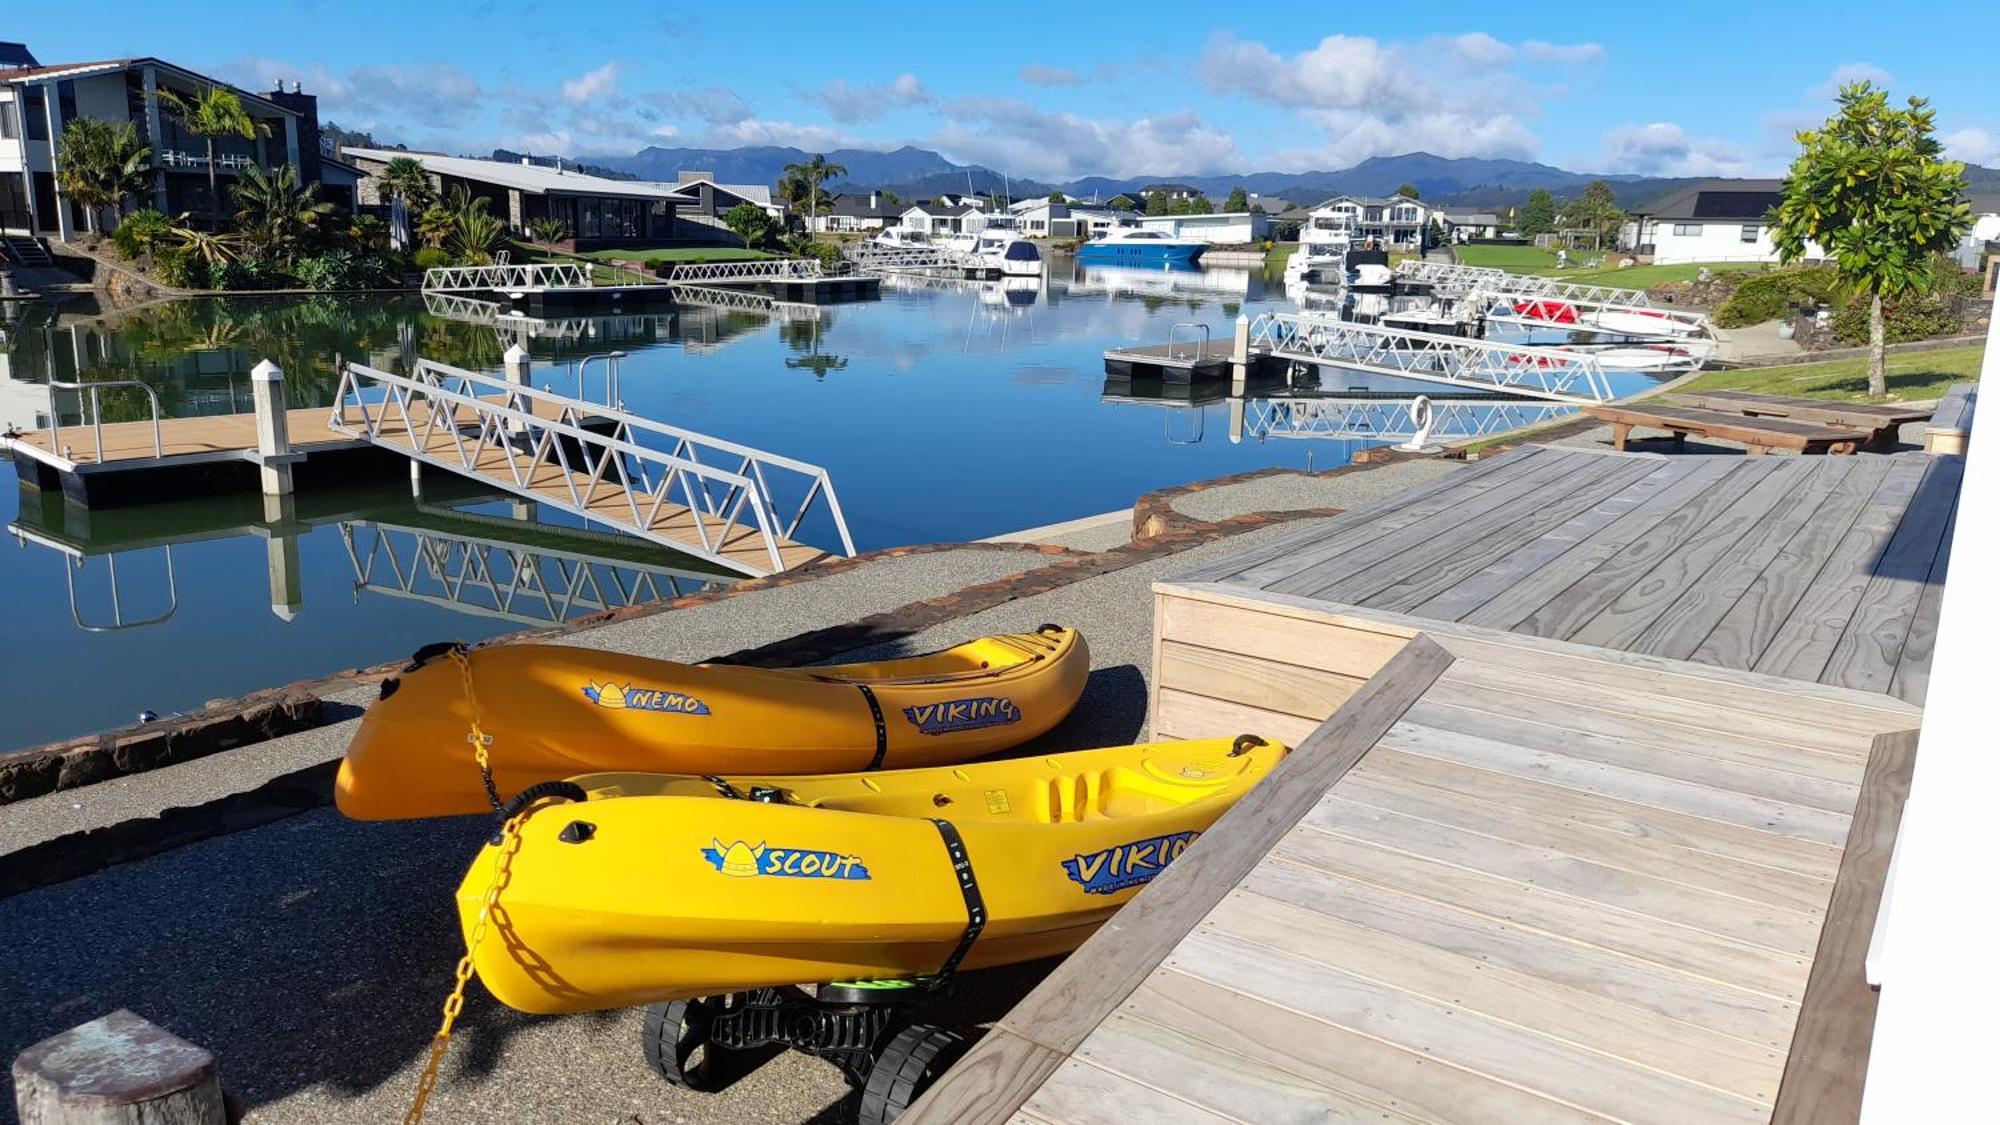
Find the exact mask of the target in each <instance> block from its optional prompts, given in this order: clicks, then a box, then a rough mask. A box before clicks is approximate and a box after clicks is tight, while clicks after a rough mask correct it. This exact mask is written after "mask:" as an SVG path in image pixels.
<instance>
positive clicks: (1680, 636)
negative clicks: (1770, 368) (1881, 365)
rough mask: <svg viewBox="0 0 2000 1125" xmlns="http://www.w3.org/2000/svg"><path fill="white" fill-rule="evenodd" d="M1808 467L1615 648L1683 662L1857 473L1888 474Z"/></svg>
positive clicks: (1873, 463) (1870, 466)
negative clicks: (1792, 487)
mask: <svg viewBox="0 0 2000 1125" xmlns="http://www.w3.org/2000/svg"><path fill="white" fill-rule="evenodd" d="M1809 463H1810V464H1811V465H1812V466H1814V467H1815V468H1816V469H1818V471H1817V472H1815V473H1813V474H1812V475H1811V476H1810V477H1808V478H1807V479H1806V482H1805V484H1804V485H1803V486H1802V487H1800V488H1799V489H1797V490H1796V491H1794V492H1792V493H1791V494H1789V495H1788V496H1786V497H1785V499H1783V500H1781V501H1780V502H1779V503H1778V505H1777V506H1776V507H1774V508H1772V510H1771V511H1770V513H1769V515H1768V516H1767V517H1766V518H1765V519H1764V520H1763V521H1761V522H1760V523H1759V524H1758V525H1757V526H1756V527H1753V528H1751V529H1750V530H1749V531H1748V532H1747V533H1745V535H1744V536H1743V538H1742V539H1741V540H1739V541H1738V542H1737V544H1736V546H1735V548H1734V549H1733V550H1731V551H1730V552H1729V553H1728V554H1727V555H1726V556H1725V557H1724V558H1722V559H1721V560H1720V561H1719V562H1717V563H1716V565H1715V566H1713V567H1712V568H1710V569H1709V571H1708V572H1707V573H1705V574H1703V575H1702V576H1701V579H1700V581H1696V582H1689V583H1687V584H1686V585H1685V586H1684V587H1683V588H1682V589H1681V590H1680V591H1679V594H1678V596H1677V597H1675V598H1674V599H1673V601H1671V602H1670V603H1669V604H1668V605H1667V607H1666V608H1665V609H1663V610H1661V611H1660V613H1659V614H1658V615H1657V616H1656V617H1654V618H1653V620H1652V621H1651V622H1650V623H1648V624H1647V625H1646V627H1645V628H1644V629H1643V630H1641V631H1640V632H1639V634H1638V635H1637V636H1636V637H1631V638H1629V639H1628V640H1626V641H1625V642H1624V643H1623V644H1622V645H1621V646H1620V647H1621V648H1623V649H1625V650H1627V651H1631V652H1649V653H1653V654H1654V655H1656V656H1668V657H1672V658H1674V659H1676V660H1685V659H1687V656H1688V654H1689V653H1691V652H1693V651H1694V650H1695V649H1696V648H1698V647H1700V645H1701V643H1702V642H1703V641H1705V640H1707V639H1708V635H1709V633H1710V632H1712V631H1713V630H1714V629H1715V626H1716V624H1717V623H1718V622H1720V621H1721V620H1722V617H1723V615H1724V614H1726V613H1728V612H1729V609H1730V607H1731V606H1733V605H1735V604H1736V601H1737V599H1739V598H1741V597H1742V596H1743V595H1744V594H1745V593H1746V592H1748V591H1749V589H1750V586H1751V584H1752V583H1754V582H1755V581H1756V580H1757V576H1758V575H1760V574H1762V573H1763V572H1764V571H1765V569H1766V568H1768V567H1769V566H1770V565H1771V563H1772V560H1774V559H1776V558H1777V557H1778V553H1779V552H1780V551H1782V550H1784V547H1785V544H1787V543H1789V542H1791V540H1792V537H1793V536H1795V535H1797V534H1798V533H1799V531H1800V529H1801V528H1803V527H1805V526H1806V524H1807V523H1808V522H1810V521H1812V520H1815V519H1817V518H1819V514H1820V512H1821V510H1822V509H1823V508H1825V507H1826V505H1827V504H1828V503H1829V502H1830V501H1831V499H1832V498H1833V497H1834V496H1835V495H1836V493H1837V491H1838V489H1839V488H1840V487H1841V486H1842V485H1843V484H1845V483H1846V482H1847V480H1848V478H1849V477H1851V476H1854V475H1855V474H1857V473H1858V474H1861V477H1862V479H1864V480H1865V479H1866V478H1867V477H1869V476H1870V475H1873V476H1875V477H1877V478H1879V477H1880V475H1881V474H1882V473H1885V472H1887V471H1888V468H1889V466H1888V465H1887V464H1886V463H1885V462H1884V460H1883V459H1882V458H1879V457H1854V458H1847V457H1842V458H1837V459H1831V460H1825V461H1813V462H1809ZM1831 518H1834V519H1838V518H1839V516H1838V514H1835V515H1833V516H1832V517H1831Z"/></svg>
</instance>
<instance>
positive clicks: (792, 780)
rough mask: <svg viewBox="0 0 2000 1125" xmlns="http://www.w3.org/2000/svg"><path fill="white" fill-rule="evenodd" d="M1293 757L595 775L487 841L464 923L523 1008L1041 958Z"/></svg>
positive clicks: (1275, 751)
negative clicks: (487, 912)
mask: <svg viewBox="0 0 2000 1125" xmlns="http://www.w3.org/2000/svg"><path fill="white" fill-rule="evenodd" d="M1286 753H1287V751H1286V749H1285V747H1283V746H1279V745H1277V744H1275V743H1267V742H1265V741H1264V740H1262V739H1259V738H1255V737H1251V736H1247V735H1246V736H1243V737H1241V738H1238V739H1236V740H1235V741H1234V742H1231V741H1230V740H1227V739H1216V740H1206V741H1189V742H1167V743H1157V744H1152V745H1145V746H1122V747H1116V748H1112V749H1104V750H1090V751H1083V752H1079V753H1074V754H1059V755H1053V756H1048V757H1036V758H1024V759H1014V760H1007V761H994V762H980V763H975V764H971V765H964V766H958V767H939V768H932V769H916V770H896V771H892V772H886V773H851V774H838V775H830V776H820V777H761V778H758V777H729V778H700V777H674V776H662V775H654V774H629V773H625V774H597V775H592V776H585V777H579V778H575V779H573V781H574V783H575V786H576V787H578V788H575V789H572V790H571V791H570V795H571V796H583V795H587V798H588V799H587V800H585V801H583V802H582V803H580V804H571V803H560V802H548V803H541V804H538V805H535V806H534V807H533V809H532V811H531V812H529V813H528V814H527V815H526V816H525V817H524V818H523V822H522V825H521V829H520V833H519V837H518V839H517V840H516V841H514V842H511V843H503V844H488V845H487V846H486V847H485V848H484V849H483V850H482V852H481V853H480V855H479V857H478V859H477V860H476V861H475V862H474V863H473V864H472V867H471V869H470V870H469V871H468V872H467V874H466V877H465V881H464V882H463V883H462V884H461V885H460V886H459V889H458V910H459V918H460V921H461V923H462V925H463V926H464V929H465V932H466V935H467V939H468V944H469V945H472V946H473V947H474V948H473V959H474V964H475V966H476V967H477V970H478V973H479V978H480V980H482V981H483V982H485V984H486V987H487V989H488V990H490V991H491V992H492V993H493V994H494V996H496V997H498V998H499V999H500V1001H501V1002H502V1003H505V1004H507V1005H508V1006H510V1007H513V1008H518V1009H520V1010H522V1011H525V1012H543V1013H554V1012H582V1011H591V1010H595V1009H601V1008H617V1007H625V1006H628V1005H639V1004H648V1003H653V1002H656V1001H662V1000H671V999H676V998H683V997H695V996H712V995H718V994H723V993H731V992H737V991H741V990H748V989H756V988H765V987H773V986H778V985H789V984H798V983H816V982H825V981H836V980H853V979H867V980H878V979H899V978H910V977H920V976H926V975H929V974H933V973H937V972H938V971H939V970H940V969H941V968H943V967H944V966H945V965H946V963H947V961H948V960H950V959H951V958H952V957H953V955H954V951H958V952H960V953H962V954H963V962H962V963H963V965H964V966H966V967H980V966H990V965H1004V964H1010V963H1013V962H1017V961H1027V960H1032V959H1034V958H1037V957H1045V956H1049V955H1052V954H1058V953H1066V952H1068V951H1070V950H1072V949H1074V948H1076V946H1077V945H1078V944H1079V943H1081V942H1082V941H1083V939H1084V938H1086V937H1088V936H1089V935H1090V933H1091V932H1092V931H1093V930H1095V929H1096V928H1097V927H1098V925H1099V924H1101V923H1102V922H1103V921H1104V920H1105V919H1106V918H1108V917H1110V916H1111V914H1112V912H1113V911H1115V910H1117V909H1118V907H1119V906H1121V905H1123V904H1124V902H1125V901H1126V900H1127V899H1129V898H1131V897H1132V896H1133V895H1135V894H1137V893H1138V892H1139V889H1140V888H1141V887H1143V886H1145V884H1146V883H1147V882H1149V881H1151V880H1152V878H1153V877H1154V876H1155V875H1157V874H1159V873H1160V871H1161V870H1162V869H1164V868H1165V867H1166V865H1167V864H1168V863H1169V862H1171V861H1172V860H1173V859H1174V857H1176V856H1178V855H1180V854H1181V852H1182V851H1184V850H1185V849H1186V848H1187V847H1188V845H1190V844H1191V843H1193V842H1194V841H1195V839H1196V838H1197V837H1198V836H1200V834H1201V833H1202V832H1203V831H1204V830H1205V829H1207V828H1208V827H1209V826H1210V825H1212V824H1213V823H1215V821H1216V819H1217V818H1218V817H1220V816H1221V815H1222V814H1223V813H1224V812H1225V811H1227V810H1228V809H1229V807H1230V806H1231V805H1233V804H1235V802H1236V800H1237V799H1238V798H1240V797H1241V796H1242V795H1243V794H1244V793H1246V792H1248V791H1249V789H1250V787H1251V786H1253V785H1255V784H1256V783H1257V782H1258V781H1259V780H1260V779H1262V778H1263V777H1264V775H1265V774H1267V773H1269V772H1270V771H1271V768H1272V767H1273V766H1275V765H1276V764H1277V763H1278V761H1279V760H1280V759H1282V758H1283V757H1284V755H1285V754H1286ZM732 794H733V795H734V796H733V798H732ZM954 849H956V850H955V851H954ZM955 856H962V857H963V860H964V862H963V865H962V867H955V865H954V857H955ZM502 860H504V861H505V873H504V878H502V879H501V880H500V882H499V890H498V892H497V895H496V898H495V905H494V907H493V910H492V914H491V917H490V922H489V925H488V927H487V929H486V931H485V932H484V933H483V934H481V935H480V938H479V940H477V941H474V940H473V937H472V935H473V932H474V930H475V929H476V928H477V923H478V920H479V916H480V913H481V911H482V907H483V904H484V902H485V897H486V895H487V892H488V890H489V889H490V888H492V887H493V886H494V885H495V875H496V864H497V863H499V862H501V861H502ZM961 870H963V871H966V872H969V876H968V877H967V878H966V879H964V880H963V881H962V880H961V877H960V871H961ZM966 883H969V884H970V885H971V890H970V892H968V890H967V887H966V885H965V884H966ZM974 903H977V904H978V906H979V909H978V914H979V915H980V916H981V918H982V919H983V925H982V926H980V927H977V928H972V927H970V926H969V921H970V919H971V917H972V914H973V911H972V909H971V908H972V906H973V904H974ZM969 932H970V933H973V934H975V935H976V936H975V939H974V940H972V941H971V943H970V945H969V947H967V948H965V949H963V950H961V949H960V945H961V942H962V941H963V940H964V939H965V938H966V937H967V936H968V933H969Z"/></svg>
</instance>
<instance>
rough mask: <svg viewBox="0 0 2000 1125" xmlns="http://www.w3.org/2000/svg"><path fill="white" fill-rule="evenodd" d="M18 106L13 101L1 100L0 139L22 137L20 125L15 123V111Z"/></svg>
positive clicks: (6, 139)
mask: <svg viewBox="0 0 2000 1125" xmlns="http://www.w3.org/2000/svg"><path fill="white" fill-rule="evenodd" d="M18 108H19V107H18V106H16V105H15V104H14V103H13V102H11V101H5V102H0V141H13V140H19V139H20V137H21V130H20V127H19V126H17V125H15V124H14V111H15V110H16V109H18Z"/></svg>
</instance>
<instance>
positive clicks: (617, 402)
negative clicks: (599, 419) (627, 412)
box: [570, 351, 625, 410]
mask: <svg viewBox="0 0 2000 1125" xmlns="http://www.w3.org/2000/svg"><path fill="white" fill-rule="evenodd" d="M624 358H625V353H624V352H622V351H609V352H593V353H591V354H590V355H587V356H584V357H583V358H582V359H579V360H577V361H576V363H575V364H573V365H572V366H571V368H570V373H571V374H573V375H575V376H576V397H577V398H579V399H582V400H584V401H586V402H587V401H589V399H590V396H589V395H588V394H586V393H585V391H584V377H585V376H586V375H588V374H589V372H590V361H591V360H593V359H601V360H603V361H604V405H606V406H610V407H615V408H617V409H619V410H623V409H624V408H625V396H624V394H623V393H622V392H621V390H620V388H619V386H618V367H619V361H620V360H622V359H624Z"/></svg>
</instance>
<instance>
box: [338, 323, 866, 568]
mask: <svg viewBox="0 0 2000 1125" xmlns="http://www.w3.org/2000/svg"><path fill="white" fill-rule="evenodd" d="M586 422H588V423H589V425H586ZM327 424H328V427H329V428H331V429H333V430H335V431H337V432H339V433H344V434H348V435H351V436H354V437H358V438H362V439H363V440H366V441H368V442H370V443H372V444H375V445H378V446H381V447H383V448H385V449H391V450H394V451H396V452H398V453H402V454H404V455H405V456H408V457H410V458H412V459H413V460H416V461H420V462H422V463H424V464H427V465H434V466H437V467H439V468H442V469H446V470H449V471H451V472H455V473H459V474H461V475H464V476H467V477H471V478H473V479H475V480H478V481H481V482H484V483H488V484H492V485H495V486H497V487H499V488H501V489H503V490H505V491H508V492H511V493H514V494H516V495H519V496H524V497H526V498H528V499H531V500H535V501H538V502H540V503H544V504H548V505H550V506H551V507H554V508H557V509H559V510H562V511H567V512H571V513H573V514H575V515H578V516H582V517H583V518H585V519H588V520H593V521H596V522H598V523H601V524H603V525H605V526H607V527H611V528H614V529H616V530H619V531H623V532H627V533H629V534H632V535H637V536H639V537H641V538H644V539H647V540H650V541H652V542H655V543H659V544H661V545H663V546H668V547H672V548H674V549H675V550H680V551H685V552H687V553H689V554H691V555H694V556H696V557H697V558H701V559H704V560H706V561H708V562H712V563H715V564H716V565H718V566H723V567H727V568H729V569H731V570H734V571H737V572H739V573H743V574H751V575H764V574H774V573H778V572H780V571H783V570H785V569H787V568H788V567H789V566H791V565H796V563H797V562H799V561H809V560H810V559H811V558H813V557H817V553H816V552H814V551H811V550H806V549H804V548H803V545H801V544H799V543H796V542H794V541H793V538H792V537H793V536H794V535H796V534H797V532H798V530H799V528H800V526H801V525H802V524H803V523H804V521H805V519H806V517H807V516H808V515H809V514H811V513H812V512H813V511H814V510H815V509H817V508H821V507H823V508H824V509H825V511H826V513H827V515H828V516H829V517H830V519H831V521H832V523H833V527H834V530H835V531H837V532H838V534H839V537H840V545H841V549H842V551H843V552H844V553H845V554H848V555H852V554H853V553H854V541H853V538H852V537H851V536H850V534H849V532H848V529H847V519H846V516H845V515H844V514H843V513H842V512H841V508H840V500H839V497H838V496H837V495H836V494H835V493H834V489H833V482H832V480H831V479H829V477H828V476H827V472H826V470H825V469H824V468H821V467H820V466H817V465H812V464H808V463H806V462H804V461H799V460H795V459H793V458H790V457H784V456H781V455H779V454H775V453H770V452H767V451H764V450H760V449H753V448H751V447H749V446H746V445H740V444H738V443H735V442H730V441H724V440H722V439H720V438H715V437H710V436H708V435H706V434H701V433H697V432H695V431H693V430H687V429H683V428H681V427H678V426H671V425H668V424H666V423H664V422H656V421H653V420H652V419H649V418H642V417H639V416H638V415H635V414H630V413H627V412H625V411H623V410H618V409H615V408H612V407H600V406H594V405H592V404H590V403H586V402H583V401H581V400H579V399H576V398H572V397H569V396H567V395H560V394H556V393H554V392H551V391H544V390H538V389H535V388H533V387H528V386H523V385H520V384H517V383H512V382H509V381H507V380H505V379H502V378H500V377H498V376H494V375H486V374H481V373H479V372H474V371H467V370H464V369H461V368H456V367H451V366H448V365H446V364H441V363H436V362H433V361H431V360H419V361H418V362H417V367H416V370H415V371H414V372H413V373H412V374H410V375H407V376H406V375H396V374H392V373H390V372H387V371H379V370H376V369H375V368H372V367H367V366H365V365H363V364H359V363H349V364H347V365H346V366H345V367H344V368H343V369H342V371H341V377H340V385H339V387H338V389H337V391H336V394H335V396H334V403H333V408H332V413H331V415H330V417H329V418H328V421H327ZM646 440H650V441H654V442H659V443H661V444H663V445H665V446H666V447H667V448H665V449H661V448H655V447H653V446H649V445H645V444H641V442H642V441H646ZM704 458H706V460H704ZM724 466H730V467H724ZM773 477H777V478H778V479H780V480H781V481H782V480H788V479H789V480H790V481H792V482H794V483H795V484H803V486H804V495H803V497H802V498H801V499H800V500H799V501H798V503H797V504H796V505H795V506H790V514H789V515H788V516H787V515H781V514H780V504H779V502H778V501H777V500H776V499H775V498H774V495H773V492H772V488H771V483H770V482H771V479H772V478H773Z"/></svg>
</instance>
